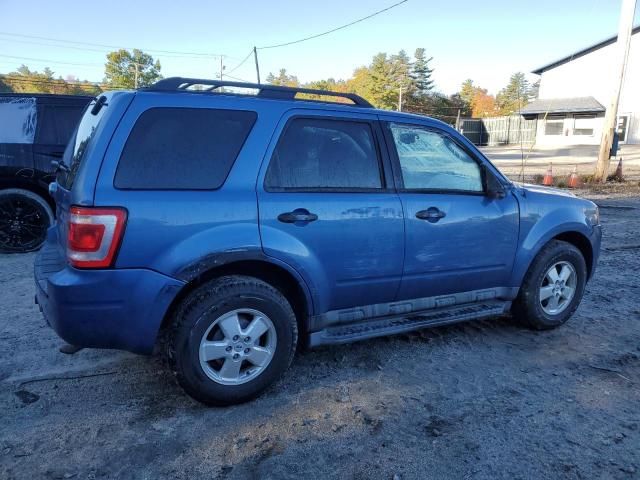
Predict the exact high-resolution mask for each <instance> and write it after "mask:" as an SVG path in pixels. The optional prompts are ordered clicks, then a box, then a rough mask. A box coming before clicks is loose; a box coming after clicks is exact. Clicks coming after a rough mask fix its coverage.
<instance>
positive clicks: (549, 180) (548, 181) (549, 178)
mask: <svg viewBox="0 0 640 480" xmlns="http://www.w3.org/2000/svg"><path fill="white" fill-rule="evenodd" d="M542 184H543V185H546V186H549V185H553V167H552V165H551V164H549V168H548V169H547V173H545V175H544V178H543V179H542Z"/></svg>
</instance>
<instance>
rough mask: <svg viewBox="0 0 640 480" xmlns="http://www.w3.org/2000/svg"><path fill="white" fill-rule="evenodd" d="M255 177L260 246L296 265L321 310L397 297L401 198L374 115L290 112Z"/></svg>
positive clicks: (282, 122)
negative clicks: (394, 184) (391, 180)
mask: <svg viewBox="0 0 640 480" xmlns="http://www.w3.org/2000/svg"><path fill="white" fill-rule="evenodd" d="M274 138H275V139H276V140H274V141H273V142H272V145H271V146H270V148H269V150H268V151H267V154H266V157H265V158H266V159H265V161H264V162H263V166H262V171H261V174H260V178H259V179H258V186H257V191H258V202H259V217H260V234H261V239H262V245H263V249H264V252H265V253H266V254H267V255H269V256H271V257H274V258H277V259H278V260H280V261H283V262H286V263H287V264H289V265H291V266H292V267H293V268H295V269H296V270H297V271H298V272H299V273H300V274H301V275H302V277H303V278H304V279H305V281H306V282H307V284H308V286H309V288H310V290H311V293H312V295H313V297H314V308H315V310H316V312H317V313H325V312H327V311H331V310H337V309H344V308H349V307H355V306H362V305H370V304H374V303H384V302H390V301H393V300H394V298H395V295H396V293H397V290H398V286H399V282H400V277H401V275H402V261H403V243H404V233H403V228H404V225H403V218H402V215H403V213H402V205H401V203H400V200H399V198H398V196H397V194H396V193H395V191H394V188H393V186H392V185H391V182H390V178H391V174H390V165H389V163H388V158H387V156H386V155H387V153H386V149H385V148H381V147H382V145H383V144H384V140H383V137H382V132H381V130H380V126H379V124H378V122H377V117H376V116H375V115H368V114H359V113H356V112H354V113H350V114H346V113H342V112H326V111H309V110H292V111H289V112H288V113H287V114H285V116H284V117H283V119H282V120H281V123H280V125H279V127H278V129H277V131H276V135H275V136H274Z"/></svg>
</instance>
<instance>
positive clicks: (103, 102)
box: [91, 95, 108, 115]
mask: <svg viewBox="0 0 640 480" xmlns="http://www.w3.org/2000/svg"><path fill="white" fill-rule="evenodd" d="M105 105H108V104H107V97H105V96H104V95H100V96H99V97H98V98H97V99H96V103H95V105H94V106H93V107H91V115H97V114H98V112H99V111H100V110H101V109H102V107H104V106H105Z"/></svg>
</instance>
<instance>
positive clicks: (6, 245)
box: [0, 188, 55, 253]
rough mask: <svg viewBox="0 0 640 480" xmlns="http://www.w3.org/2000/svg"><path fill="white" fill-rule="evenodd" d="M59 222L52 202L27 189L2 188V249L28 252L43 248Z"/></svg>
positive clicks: (3, 251)
mask: <svg viewBox="0 0 640 480" xmlns="http://www.w3.org/2000/svg"><path fill="white" fill-rule="evenodd" d="M54 221H55V218H54V215H53V210H52V209H51V206H50V205H49V203H48V202H47V201H46V200H45V199H44V198H42V197H41V196H40V195H38V194H37V193H33V192H32V191H30V190H25V189H23V188H7V189H4V190H0V252H1V253H25V252H31V251H33V250H37V249H39V248H40V247H41V246H42V244H43V243H44V241H45V239H46V238H47V229H48V228H49V227H50V226H51V225H53V222H54Z"/></svg>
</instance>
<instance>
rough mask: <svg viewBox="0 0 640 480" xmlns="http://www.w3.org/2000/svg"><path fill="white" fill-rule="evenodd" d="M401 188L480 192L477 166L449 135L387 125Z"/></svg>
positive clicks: (480, 178)
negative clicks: (401, 180) (400, 170)
mask: <svg viewBox="0 0 640 480" xmlns="http://www.w3.org/2000/svg"><path fill="white" fill-rule="evenodd" d="M391 132H392V133H393V139H394V141H395V145H396V148H397V151H398V157H399V159H400V167H401V169H402V179H403V181H404V188H407V189H422V190H454V191H455V190H459V191H465V192H482V191H483V188H482V175H481V173H480V166H479V165H478V163H477V162H476V161H475V160H474V159H473V158H471V157H470V156H469V155H468V154H467V153H466V152H465V151H464V150H463V149H462V148H461V147H460V146H458V145H457V144H456V143H455V142H454V141H453V140H452V139H451V138H449V136H447V135H445V134H443V133H439V132H436V131H433V130H429V129H425V128H421V127H416V126H411V125H401V124H391Z"/></svg>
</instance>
